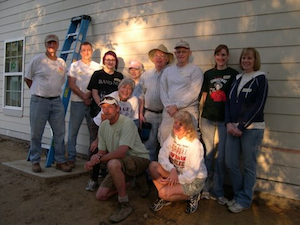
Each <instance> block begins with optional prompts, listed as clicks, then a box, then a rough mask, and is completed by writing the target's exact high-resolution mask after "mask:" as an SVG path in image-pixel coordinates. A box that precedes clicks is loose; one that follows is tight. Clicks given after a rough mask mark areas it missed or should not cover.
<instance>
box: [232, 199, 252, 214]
mask: <svg viewBox="0 0 300 225" xmlns="http://www.w3.org/2000/svg"><path fill="white" fill-rule="evenodd" d="M249 208H250V207H248V208H247V207H243V206H241V205H240V204H239V203H237V202H236V203H234V204H233V205H232V206H230V207H228V209H229V210H230V211H231V212H233V213H240V212H242V211H244V210H247V209H249Z"/></svg>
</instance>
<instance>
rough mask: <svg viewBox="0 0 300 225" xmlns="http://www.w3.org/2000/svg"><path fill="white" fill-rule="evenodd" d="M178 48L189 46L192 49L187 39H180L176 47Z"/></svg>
mask: <svg viewBox="0 0 300 225" xmlns="http://www.w3.org/2000/svg"><path fill="white" fill-rule="evenodd" d="M176 48H188V49H190V45H189V43H187V42H186V41H183V40H181V39H180V41H179V42H178V43H177V44H176V45H175V49H176Z"/></svg>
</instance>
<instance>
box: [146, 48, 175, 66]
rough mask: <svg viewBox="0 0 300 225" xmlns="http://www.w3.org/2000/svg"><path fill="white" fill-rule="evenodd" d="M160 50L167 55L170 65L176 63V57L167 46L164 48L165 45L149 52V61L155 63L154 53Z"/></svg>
mask: <svg viewBox="0 0 300 225" xmlns="http://www.w3.org/2000/svg"><path fill="white" fill-rule="evenodd" d="M157 50H159V51H161V52H163V53H165V54H167V57H168V63H167V64H172V63H173V62H174V55H173V53H171V52H169V51H168V49H167V48H166V46H164V45H163V44H160V45H159V46H158V47H157V48H154V49H152V50H150V51H149V53H148V56H149V59H150V60H151V61H152V62H153V57H154V53H155V52H156V51H157Z"/></svg>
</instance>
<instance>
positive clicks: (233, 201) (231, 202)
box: [226, 199, 235, 207]
mask: <svg viewBox="0 0 300 225" xmlns="http://www.w3.org/2000/svg"><path fill="white" fill-rule="evenodd" d="M234 203H235V199H232V200H230V201H228V202H227V203H226V205H227V206H228V207H230V206H233V204H234Z"/></svg>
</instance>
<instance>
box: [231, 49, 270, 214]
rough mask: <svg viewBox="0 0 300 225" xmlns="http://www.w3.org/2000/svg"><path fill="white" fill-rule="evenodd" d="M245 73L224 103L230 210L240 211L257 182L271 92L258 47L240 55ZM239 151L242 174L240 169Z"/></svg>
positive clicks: (249, 197) (247, 207) (240, 76)
mask: <svg viewBox="0 0 300 225" xmlns="http://www.w3.org/2000/svg"><path fill="white" fill-rule="evenodd" d="M239 65H240V68H241V69H242V70H243V72H242V73H241V74H239V75H237V77H236V79H237V80H236V81H235V82H234V83H233V84H232V86H231V89H230V91H229V95H228V100H227V102H226V106H225V124H226V128H227V133H228V134H227V139H226V147H225V162H226V165H227V167H228V168H229V175H230V180H231V184H232V187H233V192H234V198H233V199H232V200H231V201H229V202H227V206H228V209H229V210H230V211H231V212H233V213H239V212H241V211H243V210H246V209H249V208H250V206H251V204H252V197H253V192H254V185H255V181H256V164H257V161H256V157H257V153H258V150H259V148H260V144H261V142H262V139H263V134H264V129H265V121H264V107H265V103H266V99H267V95H268V81H267V78H266V74H265V73H264V72H262V71H259V69H260V56H259V53H258V52H257V50H256V49H255V48H245V49H243V50H242V53H241V56H240V64H239ZM240 154H242V159H243V173H242V171H241V170H240Z"/></svg>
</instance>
